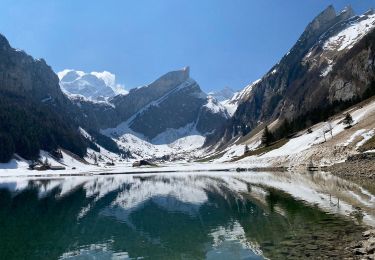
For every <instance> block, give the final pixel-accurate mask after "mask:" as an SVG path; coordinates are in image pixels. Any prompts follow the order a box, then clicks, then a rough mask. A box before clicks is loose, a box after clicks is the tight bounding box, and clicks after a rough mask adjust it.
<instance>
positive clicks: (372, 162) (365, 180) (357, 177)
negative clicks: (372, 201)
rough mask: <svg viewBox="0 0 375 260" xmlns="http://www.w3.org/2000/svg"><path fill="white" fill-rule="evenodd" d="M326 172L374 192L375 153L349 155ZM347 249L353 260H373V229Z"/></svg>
mask: <svg viewBox="0 0 375 260" xmlns="http://www.w3.org/2000/svg"><path fill="white" fill-rule="evenodd" d="M327 171H329V172H330V173H332V174H334V175H336V176H338V177H341V178H344V179H348V180H351V181H354V182H357V183H359V184H361V185H364V186H366V188H368V189H370V190H372V191H374V192H375V153H361V154H356V155H351V156H349V157H348V158H347V160H346V161H345V162H342V163H338V164H334V165H332V166H330V167H328V168H327ZM348 249H349V250H351V251H352V252H353V256H354V258H355V259H375V229H369V230H367V231H365V232H363V233H362V238H361V239H360V240H359V241H358V242H356V243H354V244H352V245H351V246H350V247H349V248H348Z"/></svg>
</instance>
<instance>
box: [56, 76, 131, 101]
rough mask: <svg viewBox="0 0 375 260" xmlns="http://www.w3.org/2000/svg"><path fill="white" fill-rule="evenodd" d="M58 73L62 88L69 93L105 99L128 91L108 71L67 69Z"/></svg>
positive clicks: (94, 98) (92, 98)
mask: <svg viewBox="0 0 375 260" xmlns="http://www.w3.org/2000/svg"><path fill="white" fill-rule="evenodd" d="M57 75H58V76H59V79H60V86H61V89H62V90H63V91H64V92H65V93H66V94H68V95H69V94H78V95H82V96H84V97H85V98H87V99H90V100H105V99H107V98H110V97H113V96H115V95H118V94H126V93H127V91H126V90H125V89H124V86H123V85H121V84H119V83H117V82H116V76H115V75H114V74H112V73H110V72H108V71H103V72H95V71H94V72H91V73H86V72H83V71H78V70H68V69H67V70H63V71H61V72H58V73H57Z"/></svg>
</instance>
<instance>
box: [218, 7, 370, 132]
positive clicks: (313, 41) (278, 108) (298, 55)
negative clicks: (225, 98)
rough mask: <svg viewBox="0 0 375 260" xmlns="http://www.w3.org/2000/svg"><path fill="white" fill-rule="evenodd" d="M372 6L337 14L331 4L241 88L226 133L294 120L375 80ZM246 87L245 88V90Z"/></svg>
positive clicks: (352, 95) (354, 94)
mask: <svg viewBox="0 0 375 260" xmlns="http://www.w3.org/2000/svg"><path fill="white" fill-rule="evenodd" d="M374 18H375V16H374V12H373V10H370V11H368V12H366V13H365V14H363V15H360V16H355V15H354V12H353V10H352V9H351V8H345V9H344V10H343V11H342V12H340V13H339V14H336V12H335V10H334V8H333V7H332V6H329V7H328V8H327V9H326V10H324V11H323V12H322V13H321V14H319V15H318V16H317V17H316V18H315V19H314V20H313V21H312V22H311V23H310V24H309V25H308V26H307V27H306V29H305V31H304V32H303V34H302V35H301V37H300V38H299V40H298V41H297V43H296V44H295V45H294V46H293V47H292V49H291V50H290V52H288V53H287V54H286V55H285V56H284V57H283V58H282V59H281V61H280V62H279V63H278V64H276V65H275V66H273V67H272V68H271V69H270V71H269V72H268V73H267V74H266V75H265V76H264V77H263V78H262V79H260V80H259V81H257V82H255V83H254V84H252V85H251V87H250V89H251V90H249V88H246V89H247V90H244V91H242V92H240V93H242V97H240V98H238V99H237V101H236V103H237V105H238V108H237V110H236V112H235V113H234V116H233V119H232V123H231V124H230V125H229V126H228V127H227V128H226V130H225V131H226V133H225V135H226V136H227V139H228V138H231V136H232V135H238V134H242V135H245V134H247V133H249V132H250V131H251V130H252V129H254V128H255V127H257V126H258V125H259V124H261V123H270V122H272V121H274V120H276V119H281V120H280V121H282V120H283V119H289V120H293V118H296V117H297V116H300V115H303V114H304V113H308V112H309V111H312V110H313V109H316V108H320V107H324V106H325V105H327V104H332V103H333V102H335V101H336V102H341V101H345V100H350V99H353V98H356V97H361V96H362V95H363V94H364V92H365V91H366V89H368V88H369V87H370V85H371V84H373V82H374V76H375V73H374V62H373V60H374V53H375V44H374V42H375V41H373V39H374V34H375V33H374V30H373V28H374V27H375V21H374ZM245 93H246V94H245Z"/></svg>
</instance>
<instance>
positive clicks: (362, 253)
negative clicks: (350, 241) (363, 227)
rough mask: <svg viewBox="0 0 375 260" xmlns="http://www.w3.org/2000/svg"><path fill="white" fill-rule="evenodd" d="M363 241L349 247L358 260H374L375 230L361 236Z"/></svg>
mask: <svg viewBox="0 0 375 260" xmlns="http://www.w3.org/2000/svg"><path fill="white" fill-rule="evenodd" d="M362 236H363V240H361V241H360V242H358V243H356V244H354V245H353V246H351V247H350V249H351V250H352V252H353V254H354V255H355V256H356V258H358V259H369V260H371V259H375V229H371V230H367V231H365V232H363V234H362Z"/></svg>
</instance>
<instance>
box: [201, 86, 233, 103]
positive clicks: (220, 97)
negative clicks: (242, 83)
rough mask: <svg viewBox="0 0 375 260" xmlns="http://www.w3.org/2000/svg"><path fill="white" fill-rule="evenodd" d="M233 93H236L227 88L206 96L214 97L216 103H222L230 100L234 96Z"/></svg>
mask: <svg viewBox="0 0 375 260" xmlns="http://www.w3.org/2000/svg"><path fill="white" fill-rule="evenodd" d="M235 92H236V91H234V90H233V89H232V88H230V87H228V86H227V87H224V88H223V89H221V90H217V91H211V92H209V93H208V95H210V96H212V97H214V98H215V99H216V100H217V101H219V102H222V101H225V100H229V99H231V98H232V97H233V95H234V94H235Z"/></svg>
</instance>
